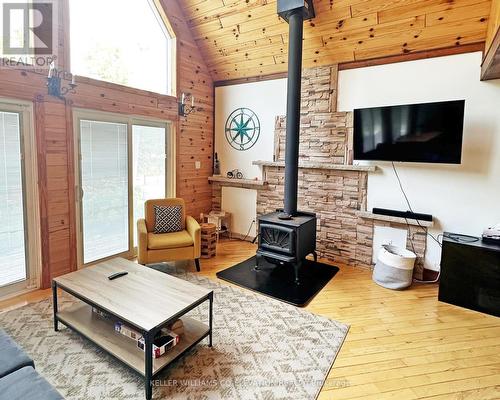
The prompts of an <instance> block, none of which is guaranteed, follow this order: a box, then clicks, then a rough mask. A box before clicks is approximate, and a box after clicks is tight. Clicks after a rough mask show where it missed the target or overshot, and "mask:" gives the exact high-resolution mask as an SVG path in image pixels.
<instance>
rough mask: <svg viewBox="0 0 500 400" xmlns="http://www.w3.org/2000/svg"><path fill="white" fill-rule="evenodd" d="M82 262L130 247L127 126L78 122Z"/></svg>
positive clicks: (123, 250)
mask: <svg viewBox="0 0 500 400" xmlns="http://www.w3.org/2000/svg"><path fill="white" fill-rule="evenodd" d="M80 151H81V188H82V193H81V196H82V207H81V212H82V225H83V262H84V263H85V264H87V263H89V262H92V261H96V260H99V259H101V258H105V257H108V256H110V255H113V254H120V253H124V252H127V251H128V250H129V227H128V208H129V204H128V143H127V125H126V124H120V123H111V122H100V121H89V120H81V121H80Z"/></svg>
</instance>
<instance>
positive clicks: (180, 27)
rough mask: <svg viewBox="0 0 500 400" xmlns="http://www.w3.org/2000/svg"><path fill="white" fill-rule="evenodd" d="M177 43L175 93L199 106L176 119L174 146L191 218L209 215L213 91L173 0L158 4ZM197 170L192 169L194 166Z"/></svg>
mask: <svg viewBox="0 0 500 400" xmlns="http://www.w3.org/2000/svg"><path fill="white" fill-rule="evenodd" d="M161 4H162V5H163V8H164V10H165V12H166V14H167V16H168V18H169V21H170V24H171V26H172V29H173V30H174V33H175V36H176V39H177V59H178V63H177V67H178V69H177V91H178V93H179V96H180V93H182V92H185V93H192V94H194V96H195V98H196V104H197V105H199V107H198V109H197V111H196V113H194V114H191V115H189V116H188V117H187V118H180V119H179V132H178V136H177V139H178V142H177V146H178V148H177V195H178V196H179V197H182V198H183V199H184V200H185V201H186V204H187V208H188V212H189V213H190V214H191V215H193V216H194V217H195V218H198V217H199V215H200V213H206V212H208V211H210V209H211V205H212V200H211V196H212V188H211V187H210V185H209V183H208V179H207V177H208V176H210V175H212V164H213V162H212V158H213V142H214V87H213V82H212V78H211V76H210V73H209V71H208V68H207V65H206V64H205V61H204V59H203V57H202V55H201V53H200V52H199V50H198V46H197V44H196V42H195V40H194V38H193V36H192V33H191V30H190V29H189V27H188V25H187V23H186V18H185V16H184V14H183V11H182V9H181V7H180V6H179V4H178V2H177V0H161ZM196 161H200V162H201V168H200V169H195V162H196Z"/></svg>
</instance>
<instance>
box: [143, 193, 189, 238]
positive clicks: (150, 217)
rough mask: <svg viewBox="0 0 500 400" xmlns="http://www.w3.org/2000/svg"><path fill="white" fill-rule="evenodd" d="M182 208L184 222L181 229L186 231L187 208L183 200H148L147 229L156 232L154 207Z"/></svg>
mask: <svg viewBox="0 0 500 400" xmlns="http://www.w3.org/2000/svg"><path fill="white" fill-rule="evenodd" d="M155 205H156V206H169V207H171V206H181V207H182V221H181V227H182V229H185V226H186V206H185V203H184V200H183V199H180V198H169V199H152V200H146V203H145V204H144V215H145V219H146V229H147V231H148V232H154V230H155V211H154V206H155Z"/></svg>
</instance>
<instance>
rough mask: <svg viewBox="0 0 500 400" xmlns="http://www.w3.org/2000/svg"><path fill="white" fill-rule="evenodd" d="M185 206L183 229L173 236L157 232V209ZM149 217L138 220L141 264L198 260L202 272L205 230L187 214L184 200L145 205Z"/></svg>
mask: <svg viewBox="0 0 500 400" xmlns="http://www.w3.org/2000/svg"><path fill="white" fill-rule="evenodd" d="M155 205H158V206H177V205H180V206H182V221H181V223H182V230H181V231H179V232H170V233H154V225H155V214H154V206H155ZM144 209H145V210H144V211H145V213H144V215H145V218H143V219H139V220H138V221H137V240H138V245H137V261H138V262H139V264H144V265H145V264H151V263H155V262H162V261H174V260H187V259H194V261H195V264H196V270H197V271H200V256H201V228H200V225H199V224H198V222H197V221H196V220H195V219H194V218H193V217H191V216H190V215H186V205H185V203H184V200H183V199H179V198H171V199H154V200H147V201H146V203H145V205H144Z"/></svg>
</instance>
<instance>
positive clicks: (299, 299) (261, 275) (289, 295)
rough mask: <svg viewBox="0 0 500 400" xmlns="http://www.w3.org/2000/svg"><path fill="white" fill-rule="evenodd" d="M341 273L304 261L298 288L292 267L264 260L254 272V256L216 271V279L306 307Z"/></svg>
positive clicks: (323, 265)
mask: <svg viewBox="0 0 500 400" xmlns="http://www.w3.org/2000/svg"><path fill="white" fill-rule="evenodd" d="M338 271H339V269H338V268H337V267H334V266H332V265H328V264H323V263H319V262H314V261H312V260H305V262H304V264H303V265H302V270H301V274H300V284H299V285H296V284H295V282H294V280H295V276H294V272H293V267H292V266H291V265H278V266H276V265H274V264H271V263H269V262H267V261H266V260H265V259H263V260H262V262H261V266H260V270H258V271H257V270H255V256H253V257H251V258H249V259H248V260H245V261H243V262H241V263H239V264H236V265H235V266H233V267H230V268H227V269H225V270H223V271H220V272H217V277H218V278H220V279H223V280H225V281H228V282H231V283H234V284H236V285H238V286H243V287H244V288H247V289H250V290H253V291H255V292H259V293H262V294H265V295H266V296H269V297H272V298H274V299H276V300H281V301H284V302H285V303H289V304H293V305H294V306H298V307H305V306H306V305H307V304H308V303H309V302H310V301H311V300H312V299H313V297H314V296H316V294H318V292H319V291H320V290H321V289H323V287H325V285H326V284H327V283H328V282H329V281H330V279H332V278H333V277H334V276H335V274H336V273H337V272H338Z"/></svg>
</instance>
